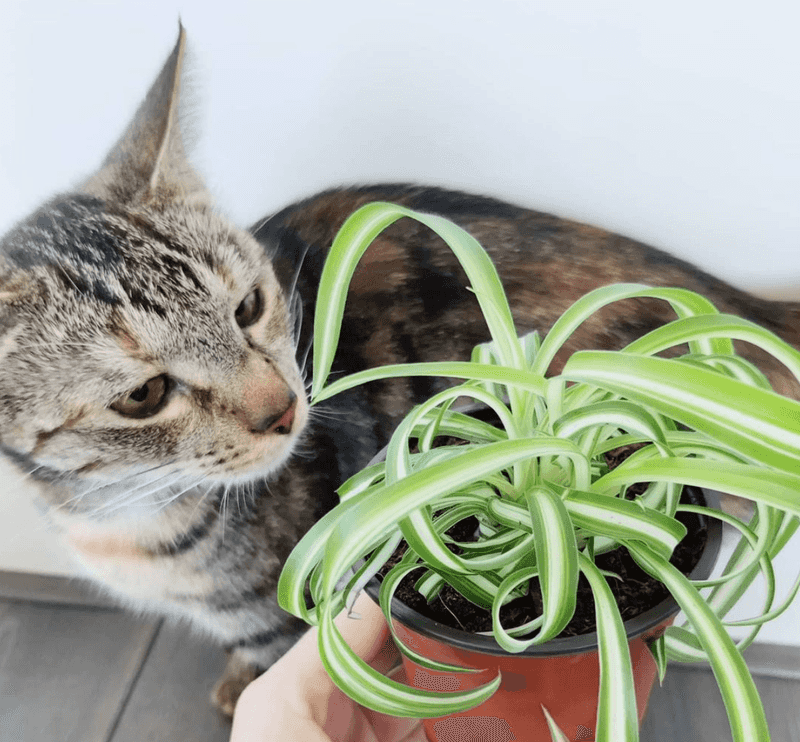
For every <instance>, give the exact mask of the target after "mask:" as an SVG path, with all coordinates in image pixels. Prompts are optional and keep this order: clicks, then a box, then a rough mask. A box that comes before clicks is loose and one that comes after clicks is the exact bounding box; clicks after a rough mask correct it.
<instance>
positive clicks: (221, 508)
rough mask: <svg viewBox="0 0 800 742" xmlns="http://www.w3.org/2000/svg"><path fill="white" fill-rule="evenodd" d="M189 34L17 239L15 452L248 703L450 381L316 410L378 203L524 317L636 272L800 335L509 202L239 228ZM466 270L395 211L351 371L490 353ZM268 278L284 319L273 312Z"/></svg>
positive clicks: (395, 387) (1, 444) (628, 331)
mask: <svg viewBox="0 0 800 742" xmlns="http://www.w3.org/2000/svg"><path fill="white" fill-rule="evenodd" d="M183 45H184V38H183V33H182V32H181V35H180V38H179V41H178V45H177V46H176V48H175V50H174V51H173V53H172V55H171V56H170V58H169V59H168V61H167V63H166V65H165V67H164V69H163V71H162V73H161V75H160V76H159V77H158V79H157V80H156V82H155V83H154V85H153V88H152V90H151V91H150V93H149V94H148V96H147V98H146V100H145V102H144V103H143V104H142V106H141V108H140V109H139V111H138V112H137V114H136V116H135V118H134V120H133V122H132V123H131V126H130V127H129V129H128V130H127V131H126V133H125V134H124V135H123V137H122V138H121V140H120V142H119V144H118V146H117V147H115V149H114V150H113V151H112V152H111V154H110V155H109V156H108V158H107V159H106V161H105V162H104V163H103V165H102V166H101V168H100V170H99V171H98V172H97V173H95V174H94V175H93V176H92V177H91V178H90V179H89V180H88V181H87V182H86V183H85V185H84V186H83V187H82V189H80V191H79V192H77V193H73V194H65V195H63V196H60V197H58V198H56V199H54V200H53V201H51V202H50V203H48V204H46V205H45V206H43V207H42V208H41V209H39V210H38V211H37V212H36V213H35V214H33V215H32V216H31V217H30V218H29V219H27V220H26V221H24V222H22V223H21V224H20V225H18V227H17V228H16V229H14V230H12V232H11V233H9V234H8V235H7V236H6V237H5V238H4V239H3V241H2V243H0V451H1V452H2V453H3V454H4V455H5V457H6V458H7V459H8V460H10V461H11V462H12V463H14V464H15V465H17V466H18V467H20V468H21V469H22V470H23V471H25V472H26V473H27V474H28V475H29V478H30V480H31V482H32V483H34V484H36V485H37V486H38V490H39V497H40V498H41V500H42V501H43V502H44V503H45V504H46V506H47V508H48V511H49V513H48V514H49V518H50V519H51V521H52V522H53V523H54V524H55V526H56V528H57V529H58V530H59V531H60V533H61V534H62V536H63V538H64V540H65V541H66V543H67V544H68V545H69V546H70V547H71V548H72V549H73V552H74V554H75V555H76V557H77V558H78V560H79V561H81V562H82V563H83V564H84V566H85V567H86V568H87V570H88V572H89V573H90V574H91V575H93V576H94V578H95V579H96V581H97V583H98V584H100V585H102V586H104V587H105V588H106V589H107V590H108V591H109V592H111V593H112V594H114V595H115V596H117V597H118V598H119V599H120V600H121V601H123V602H125V603H126V604H128V605H129V606H131V607H132V608H133V609H134V610H140V611H150V610H152V611H158V612H161V613H166V614H168V615H172V616H175V617H182V618H188V619H189V620H191V621H192V622H193V624H194V625H195V626H196V627H197V628H199V629H200V630H203V631H205V632H207V633H208V634H209V635H211V636H212V637H214V638H215V639H216V640H217V641H218V642H220V643H221V644H223V645H226V646H227V647H228V649H229V651H230V652H231V663H230V665H229V672H228V674H227V676H226V678H225V679H223V682H222V683H221V684H220V686H219V687H218V688H217V691H216V700H217V703H218V704H219V705H220V707H221V708H223V710H225V711H226V712H228V713H230V712H231V711H232V708H233V704H234V703H235V699H236V697H237V696H238V693H239V692H240V690H241V688H242V686H243V683H244V682H246V681H247V680H249V679H251V678H252V677H253V674H254V672H255V669H256V668H259V667H264V666H266V665H268V664H270V663H271V662H272V661H274V659H275V658H276V657H277V656H279V655H280V654H281V653H282V652H283V651H284V650H285V649H286V648H287V647H288V646H290V645H291V643H292V642H293V641H294V640H295V639H296V637H297V635H298V633H299V632H300V631H302V630H303V627H302V626H300V625H299V624H298V623H297V622H296V621H295V620H294V619H292V618H289V617H287V616H286V615H285V614H282V613H281V611H280V610H279V609H278V607H277V605H276V603H275V599H274V591H275V586H276V580H277V576H278V573H279V570H280V566H281V564H282V562H283V561H284V560H285V558H286V556H287V555H288V553H289V551H290V550H291V548H292V547H293V545H294V544H295V543H296V542H297V540H298V539H299V538H300V536H301V535H302V534H303V533H304V532H305V531H306V530H307V529H308V528H309V527H310V525H311V524H312V523H313V522H314V520H315V519H316V518H318V517H319V516H320V515H321V514H322V513H323V512H325V511H326V510H327V509H328V508H330V507H331V506H332V504H333V503H334V501H335V493H334V490H335V487H336V486H337V485H338V484H339V483H340V482H341V481H343V479H344V478H346V477H347V476H349V475H350V474H352V473H354V472H355V471H356V470H357V469H358V468H359V467H361V466H363V464H364V463H366V461H368V460H369V458H370V457H371V456H372V454H373V453H374V452H375V451H376V450H377V449H378V448H379V447H380V446H381V445H383V444H384V443H385V442H386V439H387V435H388V433H389V432H390V431H391V429H392V427H393V426H394V425H395V424H396V422H397V420H398V418H399V416H400V415H401V414H402V413H403V412H405V411H406V410H407V409H408V408H409V406H410V405H411V404H412V403H413V402H414V401H415V400H416V399H418V398H420V397H421V396H422V395H424V394H427V393H429V392H430V391H432V390H433V389H434V388H436V387H437V386H438V385H441V384H443V383H444V382H443V381H436V380H433V379H415V380H410V381H409V380H405V381H399V380H398V381H386V382H381V383H376V384H373V385H371V386H369V387H367V388H364V389H359V390H353V391H350V392H348V393H345V394H343V395H341V396H340V397H338V398H335V399H333V400H331V401H330V402H329V403H328V404H326V406H325V409H324V410H322V411H321V412H320V413H319V414H315V415H312V414H310V411H309V408H308V403H307V401H306V398H305V393H304V384H305V383H306V382H307V379H306V378H305V376H304V374H305V361H304V359H305V355H306V350H307V348H308V344H309V341H310V320H311V317H312V315H313V311H314V300H315V295H316V285H317V282H318V279H319V272H320V269H321V265H322V262H323V260H324V256H325V252H326V250H327V247H328V246H329V245H330V243H331V241H332V238H333V236H334V234H335V233H336V231H337V229H338V228H339V226H340V225H341V223H342V222H343V221H344V219H345V218H346V217H347V216H348V215H349V214H350V213H352V212H353V211H354V210H355V209H356V208H357V207H358V206H360V205H361V204H364V203H367V202H369V201H374V200H388V201H393V202H396V203H401V204H404V205H406V206H409V207H411V208H415V209H420V210H423V211H429V212H435V213H438V214H442V215H444V216H446V217H449V218H451V219H453V220H454V221H456V222H458V223H459V224H461V225H462V226H463V227H465V228H466V229H467V230H469V231H470V232H471V233H472V234H473V235H475V237H477V238H478V240H479V241H480V242H481V243H482V244H483V245H485V246H486V247H487V249H488V250H489V252H490V253H491V255H492V257H493V259H494V260H495V262H496V264H497V266H498V269H499V272H500V274H501V276H502V278H503V280H504V283H505V286H506V289H507V291H508V294H509V297H510V300H511V304H512V306H513V310H514V314H515V319H516V321H517V323H518V328H519V330H520V332H523V331H528V330H531V329H538V330H540V331H542V332H545V331H547V329H548V328H549V327H550V326H551V325H552V323H553V321H554V320H555V318H556V317H557V316H558V315H559V314H560V313H561V312H562V311H563V310H564V309H565V308H566V307H567V306H568V305H569V304H570V303H572V302H573V301H574V300H575V299H576V298H578V297H579V296H581V295H582V294H584V293H585V292H586V291H588V290H589V289H592V288H594V287H596V286H600V285H603V284H608V283H614V282H618V281H635V282H642V283H648V284H656V285H672V286H684V287H687V288H691V289H694V290H696V291H699V292H700V293H702V294H704V295H706V296H708V297H709V298H710V299H711V300H712V301H713V302H714V303H715V304H716V305H717V306H718V307H719V308H720V309H721V310H722V311H725V312H731V313H734V314H739V315H742V316H745V317H747V318H749V319H752V320H754V321H756V322H758V323H760V324H762V325H765V326H767V327H768V328H770V329H772V330H774V331H775V332H777V333H778V334H779V335H781V336H782V337H784V338H785V339H786V340H788V341H789V342H790V343H792V344H794V345H795V346H800V336H799V335H798V326H799V325H800V322H798V320H799V319H800V309H799V308H798V305H795V304H786V303H777V302H767V301H762V300H758V299H756V298H754V297H751V296H748V295H746V294H744V293H742V292H740V291H737V290H736V289H734V288H732V287H731V286H728V285H727V284H725V283H723V282H721V281H718V280H717V279H715V278H713V277H711V276H709V275H707V274H704V273H702V272H700V271H698V270H697V269H695V268H694V267H692V266H691V265H689V264H687V263H684V262H681V261H678V260H675V259H673V258H671V257H669V256H668V255H666V254H664V253H662V252H660V251H658V250H654V249H652V248H649V247H647V246H646V245H642V244H640V243H638V242H635V241H633V240H629V239H626V238H624V237H620V236H618V235H614V234H610V233H608V232H604V231H602V230H599V229H596V228H593V227H588V226H585V225H581V224H576V223H574V222H569V221H565V220H562V219H559V218H557V217H554V216H551V215H548V214H542V213H538V212H534V211H530V210H526V209H522V208H519V207H516V206H512V205H510V204H506V203H502V202H500V201H496V200H494V199H489V198H482V197H477V196H470V195H467V194H461V193H453V192H449V191H444V190H440V189H436V188H423V187H415V186H406V185H381V186H374V187H364V188H350V189H339V190H332V191H328V192H326V193H322V194H319V195H317V196H315V197H313V198H310V199H308V200H306V201H303V202H301V203H299V204H295V205H293V206H290V207H288V208H286V209H284V210H283V211H281V212H280V213H278V214H275V215H273V216H272V217H270V218H268V219H265V220H263V221H262V222H260V223H259V224H257V225H255V226H254V227H253V228H252V230H251V232H250V233H247V232H244V231H242V230H238V229H236V228H235V227H233V226H231V225H230V224H228V223H227V222H225V221H224V220H223V219H221V218H220V217H219V216H218V215H217V214H216V213H215V212H214V211H213V208H212V206H211V202H210V199H209V197H208V194H207V193H206V191H205V189H204V188H203V186H202V183H201V182H200V179H199V178H198V176H197V174H196V173H195V172H194V170H193V169H192V168H191V166H190V164H189V163H188V161H187V160H186V158H185V155H184V148H183V140H182V137H181V133H180V127H179V125H178V104H179V99H180V96H179V90H180V68H181V59H182V53H183ZM464 281H465V279H464V276H463V274H462V272H461V270H460V269H459V267H458V266H457V265H456V263H455V260H454V258H453V257H452V255H451V253H450V252H449V251H448V250H447V249H445V248H444V246H443V244H442V243H441V242H440V241H439V239H438V238H436V237H434V236H433V235H432V234H431V233H430V232H428V231H427V230H426V229H425V228H424V227H422V226H420V225H419V224H417V223H414V222H411V221H409V220H402V221H400V222H397V223H396V224H394V225H393V226H392V227H391V228H390V229H388V230H387V231H386V232H385V233H384V234H383V235H381V237H380V238H379V239H378V241H377V242H376V244H375V245H373V246H372V247H371V248H370V250H369V251H368V253H367V255H366V257H365V260H364V262H363V264H362V265H361V267H360V268H359V271H358V273H357V275H356V277H355V280H354V283H353V290H352V293H351V295H350V299H349V304H348V308H347V313H346V319H345V326H344V328H343V332H342V346H341V350H340V352H339V354H338V356H337V359H336V362H335V366H334V372H335V373H337V374H339V373H344V372H348V371H355V370H359V369H362V368H366V367H369V366H375V365H381V364H386V363H393V362H398V361H406V360H412V361H413V360H421V359H445V358H465V357H467V356H468V354H469V352H470V350H471V348H472V347H473V346H474V345H475V344H476V343H478V342H480V341H483V340H485V339H486V329H485V326H484V323H483V321H482V319H481V318H480V315H479V312H478V309H477V304H476V303H475V301H474V297H473V296H472V295H471V294H470V292H469V291H468V290H467V289H466V288H465V287H464V285H465V283H464ZM254 287H258V291H260V296H261V297H262V298H263V314H258V312H257V311H255V310H254V311H255V315H254V316H257V317H258V319H256V320H255V321H254V322H252V323H251V324H247V323H246V322H244V321H242V319H241V318H242V316H244V315H246V314H247V311H248V310H247V307H248V306H250V307H251V308H252V307H253V306H257V305H258V301H257V299H253V297H254V296H256V297H257V296H259V294H258V292H256V293H254ZM248 301H251V302H255V304H252V303H251V304H250V305H248V304H247V302H248ZM258 306H260V305H258ZM243 308H244V309H243ZM668 319H670V316H669V312H668V310H667V309H666V308H665V306H664V305H663V304H661V303H659V302H654V301H653V302H651V301H645V300H632V301H629V302H626V303H625V304H624V305H617V306H616V307H615V309H614V310H608V311H606V312H604V313H601V314H600V315H598V316H597V317H595V318H593V319H592V320H591V321H590V322H588V323H587V324H586V325H585V326H583V327H582V328H581V329H580V330H579V331H578V332H577V333H576V334H575V336H574V337H573V339H572V340H571V341H570V343H569V345H568V347H567V348H566V349H565V352H571V351H573V350H575V349H577V348H580V347H587V346H592V347H599V348H618V347H620V346H622V345H624V344H626V343H627V342H629V341H630V340H632V339H634V338H635V337H637V336H639V335H640V334H641V333H642V332H644V331H647V330H649V329H651V328H653V327H655V326H658V325H659V324H661V323H663V322H664V321H667V320H668ZM743 352H744V355H745V357H748V358H750V359H752V360H753V361H755V362H756V363H758V364H760V365H761V367H762V368H763V369H764V371H765V372H766V373H767V374H768V376H769V377H770V379H771V381H772V382H773V384H774V385H775V387H776V388H777V389H778V390H779V391H781V392H783V393H786V394H789V395H792V396H795V397H798V396H799V395H800V390H798V387H797V385H796V383H795V382H794V380H793V379H792V378H791V377H790V376H789V375H788V374H787V373H786V371H785V370H784V369H783V368H782V367H780V366H779V365H777V364H775V363H774V362H772V361H770V360H769V359H766V358H765V357H764V356H763V354H761V353H760V352H758V351H757V350H756V349H753V348H744V349H743ZM295 356H296V357H297V358H298V359H299V363H297V362H296V360H295ZM562 360H563V359H562V358H557V359H556V361H555V364H556V365H558V364H559V363H561V362H562ZM158 379H161V380H162V381H161V382H158V383H163V384H164V387H163V388H162V389H165V390H167V391H166V392H165V394H164V395H163V396H159V395H160V392H158V387H157V385H156V386H154V385H153V384H155V383H156V382H155V381H154V380H158ZM145 382H147V383H146V384H145ZM151 382H152V383H151ZM137 388H138V389H137ZM154 389H156V391H155V392H154V391H153V390H154ZM133 390H136V392H135V393H133V395H130V394H129V393H131V392H132V391H133ZM151 394H154V395H155V396H156V397H158V399H159V400H162V401H161V402H159V403H158V405H160V406H158V405H157V406H156V407H153V408H152V409H155V410H156V411H155V412H154V413H153V414H148V415H146V416H144V417H131V416H126V415H124V414H122V413H120V412H119V410H120V409H123V410H126V409H129V408H128V407H126V405H133V407H134V408H136V409H139V407H137V405H139V404H140V402H141V399H142V398H144V399H145V402H144V404H148V402H147V400H149V399H150V396H149V395H151ZM148 409H150V408H148Z"/></svg>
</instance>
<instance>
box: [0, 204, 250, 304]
mask: <svg viewBox="0 0 800 742" xmlns="http://www.w3.org/2000/svg"><path fill="white" fill-rule="evenodd" d="M3 243H4V244H3V253H4V254H5V256H6V258H7V260H8V261H9V262H10V264H11V265H12V267H16V268H19V269H22V270H31V269H35V268H41V267H44V268H47V269H49V270H51V271H53V275H55V276H56V277H57V278H58V279H60V280H61V281H62V282H63V283H64V284H65V285H64V289H65V290H66V291H70V289H72V290H78V291H82V292H84V293H87V294H89V295H91V296H92V297H93V298H94V299H96V300H98V301H103V302H106V303H110V304H118V303H120V302H124V300H125V298H124V297H123V296H120V295H119V292H120V290H122V291H127V290H129V291H130V292H132V293H133V297H129V298H133V300H134V301H135V300H136V298H137V296H138V293H137V292H138V290H139V289H140V288H141V287H145V286H146V287H147V288H148V289H150V290H151V291H154V292H155V293H156V294H159V293H160V294H163V295H165V296H166V295H168V294H169V295H173V296H174V295H175V292H176V291H177V292H178V294H180V293H182V292H183V293H185V292H187V291H188V292H191V291H192V289H194V290H200V291H202V290H204V289H206V288H208V285H207V284H208V278H209V273H210V274H211V275H214V276H216V277H217V278H221V279H222V280H223V281H225V282H226V283H227V285H228V288H229V289H232V290H235V289H236V288H237V287H238V284H239V283H241V282H243V281H244V282H249V281H252V280H253V277H252V275H251V274H252V273H253V271H254V270H260V269H262V268H263V267H264V265H265V260H264V258H263V255H262V254H260V251H259V250H258V248H257V247H254V245H253V243H252V240H251V239H249V238H248V236H247V235H244V234H243V233H241V232H240V231H238V230H235V229H233V228H231V227H230V225H229V224H227V223H226V222H225V221H223V220H222V219H220V218H218V217H216V216H215V215H214V214H213V213H212V212H211V211H210V210H208V209H204V208H191V207H186V206H184V207H181V206H177V207H173V208H171V209H161V210H155V209H153V210H148V209H146V208H138V209H135V210H133V209H120V208H118V207H114V206H109V205H107V204H106V203H105V202H103V201H102V200H100V199H97V198H93V197H90V196H83V195H73V196H65V197H61V198H56V199H54V200H53V201H51V202H49V203H47V204H45V205H44V206H43V207H41V208H40V209H39V210H38V211H37V212H35V213H34V214H33V215H31V216H30V217H29V218H28V219H27V220H25V221H24V222H22V223H21V224H20V225H18V227H17V228H16V229H15V230H13V231H12V232H11V233H10V234H9V235H7V237H6V239H5V240H4V241H3ZM70 279H72V281H70ZM75 279H77V280H75Z"/></svg>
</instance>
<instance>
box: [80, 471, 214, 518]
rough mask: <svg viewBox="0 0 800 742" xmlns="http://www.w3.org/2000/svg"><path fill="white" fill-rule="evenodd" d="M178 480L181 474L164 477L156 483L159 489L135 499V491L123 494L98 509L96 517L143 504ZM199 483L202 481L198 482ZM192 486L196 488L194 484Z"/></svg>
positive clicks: (150, 490)
mask: <svg viewBox="0 0 800 742" xmlns="http://www.w3.org/2000/svg"><path fill="white" fill-rule="evenodd" d="M178 479H180V475H179V474H171V475H170V474H166V475H164V476H163V477H161V478H160V479H157V480H155V482H158V483H159V485H158V486H157V487H154V488H152V489H149V490H147V491H145V492H140V493H139V494H138V495H136V496H135V497H131V496H130V495H131V492H132V491H134V490H127V491H125V492H124V493H123V494H121V495H118V496H117V497H115V498H113V499H111V500H110V501H109V502H107V503H105V504H103V505H101V506H100V507H98V508H97V509H96V510H95V515H99V516H101V517H105V516H108V515H109V514H110V513H113V512H116V511H117V510H121V509H124V508H129V507H131V506H132V505H135V504H136V503H138V502H141V501H142V500H144V499H146V498H148V497H150V496H151V495H154V494H155V493H157V492H161V491H163V490H165V489H167V488H169V487H172V486H173V485H175V484H176V483H177V480H178ZM198 481H200V480H198ZM147 484H154V482H148V483H147ZM195 484H196V483H195ZM143 486H146V485H143ZM192 486H194V484H193V485H192ZM135 489H141V487H137V488H135ZM188 489H191V487H188V488H187V490H188ZM184 491H186V490H184ZM181 494H183V493H181ZM155 502H160V501H158V500H156V501H155Z"/></svg>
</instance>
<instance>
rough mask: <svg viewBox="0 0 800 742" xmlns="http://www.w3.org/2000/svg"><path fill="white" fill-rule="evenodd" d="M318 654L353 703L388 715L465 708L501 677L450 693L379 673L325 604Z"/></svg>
mask: <svg viewBox="0 0 800 742" xmlns="http://www.w3.org/2000/svg"><path fill="white" fill-rule="evenodd" d="M318 644H319V655H320V659H321V660H322V664H323V665H324V667H325V670H326V671H327V673H328V675H330V677H331V680H333V682H334V683H335V684H336V685H337V687H338V688H339V689H340V690H341V691H342V692H343V693H346V694H347V695H348V696H349V697H350V698H352V699H353V700H354V701H355V702H356V703H359V704H361V705H362V706H365V707H366V708H370V709H372V710H373V711H377V712H379V713H382V714H389V715H391V716H399V717H412V718H428V717H436V716H446V715H448V714H453V713H457V712H459V711H467V710H468V709H471V708H474V707H475V706H478V705H479V704H481V703H483V702H484V701H485V700H487V699H488V698H490V697H491V696H492V694H493V693H494V692H495V691H496V690H497V688H499V687H500V682H501V677H500V675H499V674H498V676H497V677H496V678H495V679H494V680H492V681H491V682H489V683H487V684H485V685H481V686H479V687H478V688H475V689H471V690H466V691H455V692H451V693H433V692H430V691H424V690H417V689H415V688H410V687H409V686H407V685H405V684H403V683H398V682H396V681H394V680H390V679H389V678H387V677H385V676H384V675H381V673H379V672H378V671H377V670H375V669H373V668H372V667H370V666H369V665H368V664H367V663H366V662H364V660H362V659H361V658H360V657H359V656H358V655H357V654H355V652H353V650H352V649H350V647H348V646H347V643H346V642H345V641H344V639H343V638H342V635H341V634H340V633H339V629H338V628H337V627H336V624H335V623H334V622H333V615H332V613H331V609H330V606H328V605H325V606H324V607H323V610H322V615H321V619H320V624H319V642H318Z"/></svg>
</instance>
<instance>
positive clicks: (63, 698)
mask: <svg viewBox="0 0 800 742" xmlns="http://www.w3.org/2000/svg"><path fill="white" fill-rule="evenodd" d="M157 631H158V623H157V622H154V621H141V620H136V619H134V618H131V617H130V616H128V615H126V614H124V613H121V612H119V611H115V610H107V609H92V608H75V607H73V608H69V607H63V606H60V607H57V608H55V607H53V606H49V605H44V604H36V603H19V602H11V601H2V602H0V742H105V741H106V740H107V738H108V735H109V733H110V731H111V730H112V728H113V726H114V724H115V722H116V719H117V718H118V715H119V711H120V709H121V707H122V704H123V703H124V701H125V699H126V698H127V696H128V694H129V691H130V689H131V686H132V685H133V683H134V682H135V680H136V677H137V675H138V672H139V670H140V669H141V666H142V663H143V661H144V659H145V658H146V656H147V652H148V650H149V648H150V646H151V644H152V641H153V639H154V638H155V636H156V633H157Z"/></svg>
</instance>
